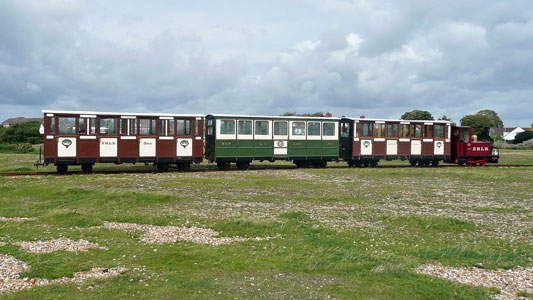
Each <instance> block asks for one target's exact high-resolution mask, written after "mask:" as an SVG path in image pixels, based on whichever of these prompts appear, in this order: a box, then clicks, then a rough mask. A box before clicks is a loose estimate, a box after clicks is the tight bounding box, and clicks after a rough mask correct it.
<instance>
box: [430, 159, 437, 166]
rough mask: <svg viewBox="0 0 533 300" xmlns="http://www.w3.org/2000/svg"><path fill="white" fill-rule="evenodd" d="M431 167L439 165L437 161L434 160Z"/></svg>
mask: <svg viewBox="0 0 533 300" xmlns="http://www.w3.org/2000/svg"><path fill="white" fill-rule="evenodd" d="M431 165H432V166H434V167H437V166H438V165H439V161H438V160H436V159H434V160H432V161H431Z"/></svg>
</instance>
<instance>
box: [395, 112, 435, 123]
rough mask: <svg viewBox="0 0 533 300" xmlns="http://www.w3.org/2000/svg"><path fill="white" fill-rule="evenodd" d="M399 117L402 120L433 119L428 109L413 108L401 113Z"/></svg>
mask: <svg viewBox="0 0 533 300" xmlns="http://www.w3.org/2000/svg"><path fill="white" fill-rule="evenodd" d="M400 119H403V120H431V121H433V120H435V119H433V116H432V115H431V113H430V112H429V111H425V110H413V111H408V112H406V113H405V114H403V115H402V116H401V117H400Z"/></svg>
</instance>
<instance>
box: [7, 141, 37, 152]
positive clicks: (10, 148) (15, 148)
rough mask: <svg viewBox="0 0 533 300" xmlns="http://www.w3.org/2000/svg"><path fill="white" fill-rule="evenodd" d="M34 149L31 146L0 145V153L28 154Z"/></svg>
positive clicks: (26, 144)
mask: <svg viewBox="0 0 533 300" xmlns="http://www.w3.org/2000/svg"><path fill="white" fill-rule="evenodd" d="M33 151H34V149H33V147H32V145H31V144H29V143H23V144H0V153H29V152H33Z"/></svg>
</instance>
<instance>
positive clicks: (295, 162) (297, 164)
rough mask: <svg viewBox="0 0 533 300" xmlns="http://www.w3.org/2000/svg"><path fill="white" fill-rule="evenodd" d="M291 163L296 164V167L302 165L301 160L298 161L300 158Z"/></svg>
mask: <svg viewBox="0 0 533 300" xmlns="http://www.w3.org/2000/svg"><path fill="white" fill-rule="evenodd" d="M293 163H294V164H295V165H296V167H297V168H301V167H302V161H300V160H295V161H293Z"/></svg>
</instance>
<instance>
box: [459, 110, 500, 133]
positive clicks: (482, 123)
mask: <svg viewBox="0 0 533 300" xmlns="http://www.w3.org/2000/svg"><path fill="white" fill-rule="evenodd" d="M461 126H468V127H472V134H475V135H477V136H478V137H482V136H483V133H484V131H485V127H494V126H492V120H491V119H490V118H489V117H487V116H485V115H480V114H475V115H466V116H464V117H463V118H462V119H461ZM484 138H488V137H484Z"/></svg>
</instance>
